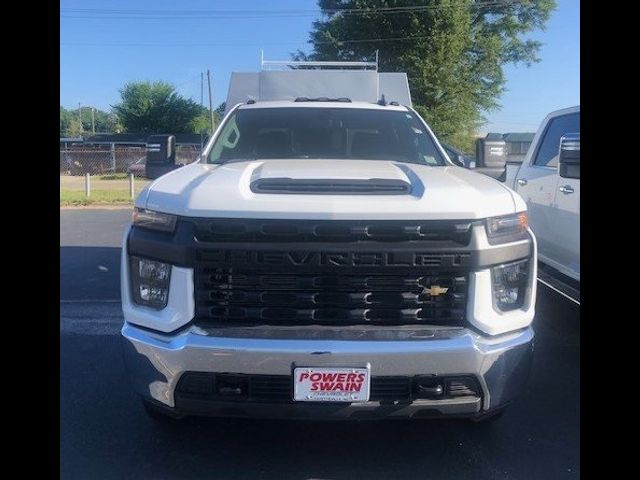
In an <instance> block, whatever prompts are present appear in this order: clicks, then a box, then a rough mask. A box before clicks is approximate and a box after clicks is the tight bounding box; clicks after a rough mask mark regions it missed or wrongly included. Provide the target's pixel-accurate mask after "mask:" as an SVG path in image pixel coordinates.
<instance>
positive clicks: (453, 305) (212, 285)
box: [196, 267, 467, 326]
mask: <svg viewBox="0 0 640 480" xmlns="http://www.w3.org/2000/svg"><path fill="white" fill-rule="evenodd" d="M235 272H236V270H231V269H221V268H217V269H216V268H206V267H200V268H198V269H197V271H196V316H197V318H198V319H208V320H210V321H213V322H220V323H233V324H242V325H244V324H256V323H262V324H265V323H266V324H277V325H288V324H293V325H304V324H318V325H350V324H381V325H386V324H388V325H401V324H428V325H443V326H460V325H462V322H463V320H464V309H465V305H466V293H467V278H466V276H464V275H459V274H458V275H456V274H455V273H438V274H433V275H415V274H413V275H411V274H397V275H342V276H337V275H323V274H306V275H305V274H299V275H294V274H288V273H272V274H256V273H252V272H249V271H240V272H238V273H235Z"/></svg>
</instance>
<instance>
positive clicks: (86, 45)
mask: <svg viewBox="0 0 640 480" xmlns="http://www.w3.org/2000/svg"><path fill="white" fill-rule="evenodd" d="M425 38H429V36H428V35H414V36H412V37H389V38H362V39H353V40H335V41H332V42H329V41H318V42H316V41H313V42H311V43H313V44H317V45H328V44H333V43H339V44H343V43H348V44H350V43H369V42H396V41H405V40H421V39H425ZM305 42H307V40H302V41H300V42H266V43H265V42H263V43H237V42H234V43H72V42H61V43H60V45H67V46H75V47H259V46H269V45H300V44H302V43H305Z"/></svg>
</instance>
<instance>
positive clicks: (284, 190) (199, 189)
mask: <svg viewBox="0 0 640 480" xmlns="http://www.w3.org/2000/svg"><path fill="white" fill-rule="evenodd" d="M283 179H284V180H285V181H286V185H285V187H282V181H283ZM261 182H263V183H265V184H269V185H273V184H278V185H280V187H281V188H280V187H279V189H278V188H276V189H272V190H271V191H268V192H265V191H264V190H260V189H256V188H255V185H256V184H260V183H261ZM291 185H307V186H308V185H312V186H317V185H320V186H321V187H322V190H323V191H314V193H309V189H308V188H307V187H305V188H300V189H299V190H295V189H294V191H291V189H290V188H288V186H291ZM335 185H338V186H339V187H340V188H345V189H346V190H343V191H341V192H340V191H336V190H335V189H333V186H335ZM345 185H346V187H345ZM353 185H355V187H353ZM361 185H366V186H367V188H365V190H364V191H363V190H362V189H361V187H360V186H361ZM372 185H373V186H374V187H375V188H373V189H369V187H371V186H372ZM376 185H405V186H407V188H405V189H404V191H402V192H400V191H395V192H394V193H392V194H389V193H388V192H386V193H381V191H380V190H379V189H377V187H376ZM353 188H355V189H360V190H358V193H354V192H353V191H352V189H353ZM332 189H333V190H332ZM327 190H329V191H327ZM521 203H522V201H521V200H520V201H519V202H518V198H517V194H515V193H514V192H512V191H511V190H510V189H508V188H507V187H505V186H504V185H503V184H501V183H500V182H498V181H496V180H494V179H492V178H490V177H488V176H486V175H482V174H479V173H475V172H473V171H470V170H466V169H464V168H460V167H456V166H444V167H430V166H427V165H414V164H408V163H400V162H393V161H383V160H315V159H314V160H305V159H296V160H290V159H287V160H253V161H244V162H232V163H228V164H223V165H207V164H202V163H194V164H191V165H188V166H186V167H182V168H179V169H177V170H174V171H172V172H170V173H168V174H166V175H164V176H162V177H160V178H158V179H157V180H155V181H154V182H152V183H151V184H150V185H148V186H147V187H146V188H145V189H144V190H143V191H142V192H141V193H140V195H139V196H138V198H137V200H136V206H137V207H141V208H148V209H151V210H158V211H161V212H166V213H173V214H176V215H184V216H191V217H225V218H291V219H336V220H355V219H359V220H370V219H388V220H401V219H405V220H408V219H421V220H422V219H424V220H430V219H454V220H455V219H459V220H472V219H480V218H486V217H492V216H498V215H507V214H509V213H514V212H516V211H520V210H524V206H523V204H522V205H521Z"/></svg>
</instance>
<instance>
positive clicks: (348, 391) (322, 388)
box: [293, 367, 371, 402]
mask: <svg viewBox="0 0 640 480" xmlns="http://www.w3.org/2000/svg"><path fill="white" fill-rule="evenodd" d="M370 378H371V373H370V371H369V368H334V367H318V368H314V367H309V368H307V367H297V368H295V369H294V370H293V399H294V400H295V401H296V402H366V401H368V400H369V384H370Z"/></svg>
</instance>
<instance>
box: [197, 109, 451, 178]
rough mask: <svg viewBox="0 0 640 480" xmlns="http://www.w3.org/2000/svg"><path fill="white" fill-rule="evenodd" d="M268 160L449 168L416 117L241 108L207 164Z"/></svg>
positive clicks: (406, 113)
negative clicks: (356, 161) (353, 161)
mask: <svg viewBox="0 0 640 480" xmlns="http://www.w3.org/2000/svg"><path fill="white" fill-rule="evenodd" d="M265 158H277V159H289V158H296V159H308V158H323V159H324V158H329V159H332V158H339V159H363V160H394V161H399V162H408V163H419V164H424V165H434V166H436V165H445V163H444V159H443V157H442V155H441V154H440V152H439V151H438V149H437V148H436V145H435V142H434V140H433V139H432V138H431V135H429V133H428V132H427V131H426V129H425V127H424V125H423V124H422V122H421V121H420V120H419V119H418V118H417V117H416V115H415V114H414V113H412V112H409V111H404V112H403V111H397V110H374V109H364V108H327V107H290V108H251V109H238V110H236V111H235V113H234V114H233V115H232V116H231V117H230V118H229V119H228V121H227V122H226V123H225V126H224V128H223V130H222V131H221V132H220V135H219V136H218V138H217V139H216V141H215V143H214V145H213V147H212V149H211V152H210V153H209V157H208V162H209V163H224V162H228V161H233V160H246V159H265Z"/></svg>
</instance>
